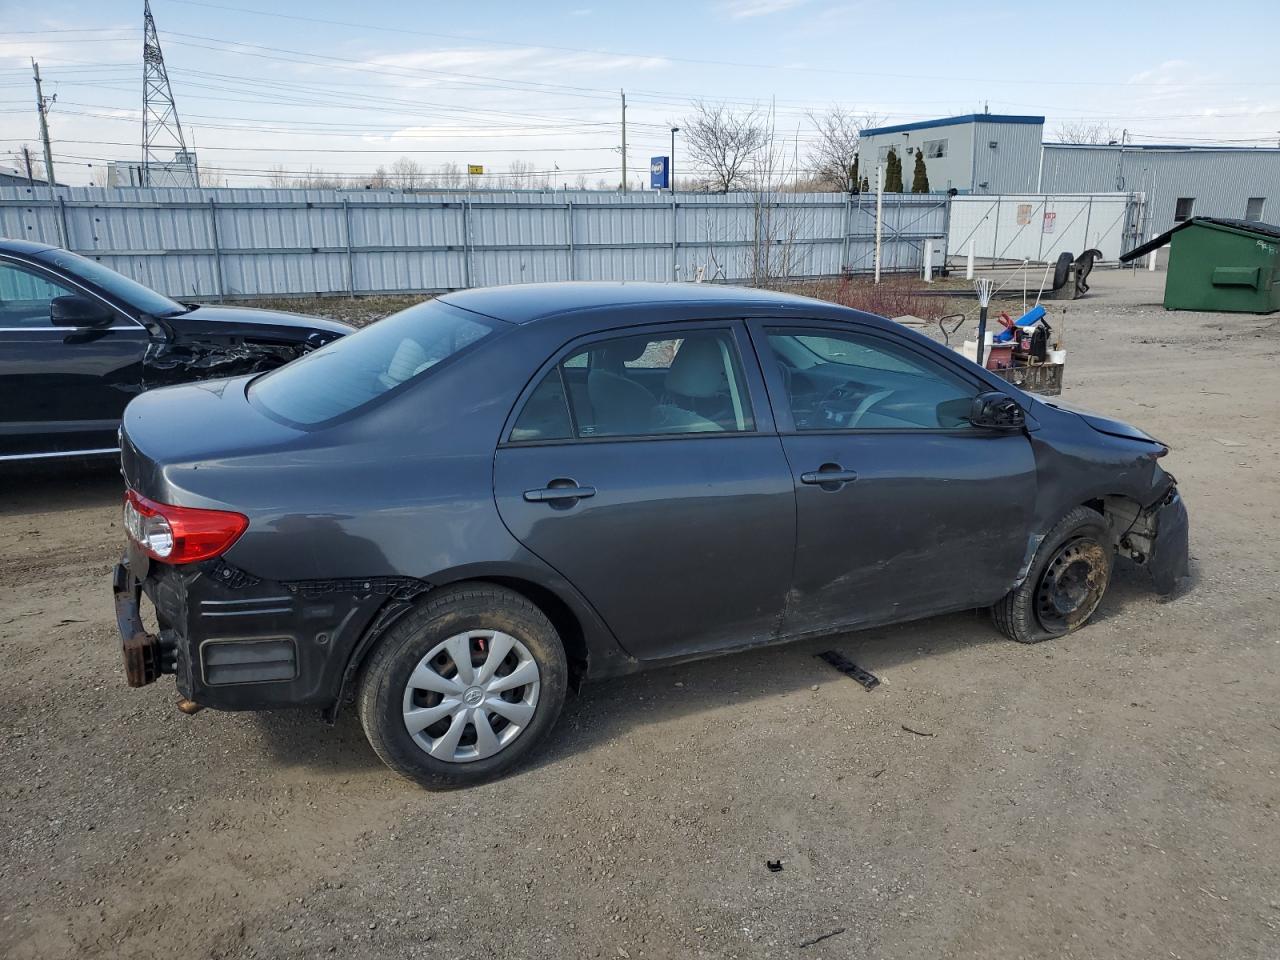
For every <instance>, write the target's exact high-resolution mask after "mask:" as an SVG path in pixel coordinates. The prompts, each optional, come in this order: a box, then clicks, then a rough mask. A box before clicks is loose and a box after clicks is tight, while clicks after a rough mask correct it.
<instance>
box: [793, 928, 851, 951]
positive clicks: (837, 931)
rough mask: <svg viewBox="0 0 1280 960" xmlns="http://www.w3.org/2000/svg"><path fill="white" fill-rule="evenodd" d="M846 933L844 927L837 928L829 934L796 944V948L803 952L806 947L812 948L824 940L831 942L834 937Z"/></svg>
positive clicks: (822, 934)
mask: <svg viewBox="0 0 1280 960" xmlns="http://www.w3.org/2000/svg"><path fill="white" fill-rule="evenodd" d="M844 931H845V928H844V927H837V928H836V929H835V930H832V931H830V932H829V933H821V934H819V935H818V936H816V937H810V938H809V939H808V940H801V941H800V942H799V943H798V944H796V946H798V947H799V948H800V949H801V950H803V949H804V948H805V947H812V946H813V945H814V944H815V943H821V942H822V941H823V940H830V939H831V938H832V937H838V936H840V934H842V933H844Z"/></svg>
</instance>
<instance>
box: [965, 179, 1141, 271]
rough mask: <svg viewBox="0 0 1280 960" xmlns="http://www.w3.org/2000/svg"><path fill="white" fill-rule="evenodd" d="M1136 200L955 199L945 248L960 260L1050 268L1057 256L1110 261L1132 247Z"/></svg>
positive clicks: (1107, 196) (1115, 196) (1111, 196)
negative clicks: (1095, 253) (1088, 255)
mask: <svg viewBox="0 0 1280 960" xmlns="http://www.w3.org/2000/svg"><path fill="white" fill-rule="evenodd" d="M1140 203H1141V198H1140V197H1139V196H1137V195H1134V194H1129V193H1103V194H1086V195H1083V196H1081V195H1078V194H1077V195H1066V196H1053V195H1047V194H1023V195H1020V196H1018V195H1003V196H999V197H988V196H979V195H977V194H970V195H968V196H959V197H955V198H953V199H952V201H951V229H950V235H949V237H948V239H947V249H948V250H949V251H950V252H951V255H952V256H953V257H963V256H966V255H967V254H968V252H969V242H970V241H973V246H974V255H975V256H976V257H980V258H982V259H991V260H1018V261H1022V260H1031V261H1033V262H1036V263H1050V262H1052V261H1054V260H1057V258H1058V256H1059V255H1060V254H1062V253H1072V254H1075V255H1076V256H1079V255H1080V254H1081V253H1083V252H1084V251H1085V250H1090V249H1095V250H1100V251H1102V257H1103V259H1104V260H1115V259H1117V258H1118V257H1119V256H1120V254H1122V253H1124V252H1125V251H1126V250H1129V249H1131V248H1132V247H1133V246H1134V243H1133V242H1132V236H1131V234H1130V233H1129V232H1128V231H1131V230H1132V228H1133V224H1134V223H1136V222H1137V211H1138V208H1139V205H1140Z"/></svg>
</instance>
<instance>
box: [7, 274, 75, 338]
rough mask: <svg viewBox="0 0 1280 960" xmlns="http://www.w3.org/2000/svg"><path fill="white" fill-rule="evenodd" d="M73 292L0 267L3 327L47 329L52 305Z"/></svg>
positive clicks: (37, 278)
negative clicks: (54, 300)
mask: <svg viewBox="0 0 1280 960" xmlns="http://www.w3.org/2000/svg"><path fill="white" fill-rule="evenodd" d="M69 292H70V291H68V290H64V289H62V288H61V287H59V286H57V285H56V284H53V283H50V282H49V281H48V280H45V279H44V278H43V277H38V276H36V275H35V274H34V273H28V272H27V271H25V270H19V269H17V268H16V267H12V266H10V265H8V264H4V263H0V327H48V326H50V323H49V302H50V301H51V300H53V298H54V297H60V296H62V295H63V294H65V293H69Z"/></svg>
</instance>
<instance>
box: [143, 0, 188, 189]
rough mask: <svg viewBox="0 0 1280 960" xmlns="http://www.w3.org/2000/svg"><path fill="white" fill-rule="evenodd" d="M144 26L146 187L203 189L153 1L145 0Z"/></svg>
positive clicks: (144, 148)
mask: <svg viewBox="0 0 1280 960" xmlns="http://www.w3.org/2000/svg"><path fill="white" fill-rule="evenodd" d="M142 27H143V31H142V186H144V187H195V186H199V184H198V183H197V182H196V176H195V158H194V157H193V156H191V154H189V153H188V152H187V143H186V140H184V139H183V136H182V123H181V122H180V121H179V120H178V107H177V105H176V104H175V103H174V102H173V88H172V87H170V86H169V73H168V71H166V70H165V68H164V54H163V53H161V52H160V38H159V37H158V36H157V35H156V21H155V18H154V17H152V16H151V0H143V15H142ZM160 151H173V156H172V157H162V156H158V153H159V152H160Z"/></svg>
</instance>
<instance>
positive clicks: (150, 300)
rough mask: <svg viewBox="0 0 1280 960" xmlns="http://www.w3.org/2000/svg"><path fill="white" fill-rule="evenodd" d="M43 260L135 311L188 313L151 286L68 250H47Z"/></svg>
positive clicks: (168, 314)
mask: <svg viewBox="0 0 1280 960" xmlns="http://www.w3.org/2000/svg"><path fill="white" fill-rule="evenodd" d="M36 256H37V257H38V258H39V259H40V260H43V261H44V262H46V263H48V264H50V265H51V266H55V267H58V268H60V269H62V270H65V271H66V272H67V273H69V274H70V275H71V276H73V277H76V278H77V279H80V280H84V281H85V282H86V283H89V284H92V285H95V286H98V287H100V288H101V289H102V290H105V291H106V292H107V293H108V294H109V295H110V296H113V297H115V298H116V299H117V300H122V301H124V302H125V303H127V304H129V306H131V307H133V308H134V309H135V310H140V311H142V312H143V313H149V314H151V316H153V317H176V316H178V315H179V314H183V313H187V312H188V310H187V308H186V307H184V306H183V305H182V304H180V303H178V302H177V301H175V300H170V299H169V298H168V297H166V296H165V295H164V294H162V293H157V292H156V291H154V290H152V289H151V288H150V287H144V286H143V285H142V284H140V283H138V281H136V280H131V279H129V278H128V277H126V276H125V275H124V274H122V273H116V271H114V270H112V269H111V268H110V267H107V266H104V265H103V264H101V263H98V262H97V261H96V260H90V259H88V258H87V257H82V256H80V255H79V254H78V253H72V252H71V251H69V250H46V251H44V252H42V253H39V254H37V255H36Z"/></svg>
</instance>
